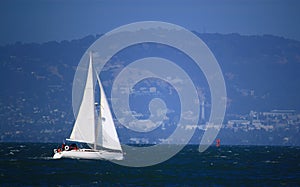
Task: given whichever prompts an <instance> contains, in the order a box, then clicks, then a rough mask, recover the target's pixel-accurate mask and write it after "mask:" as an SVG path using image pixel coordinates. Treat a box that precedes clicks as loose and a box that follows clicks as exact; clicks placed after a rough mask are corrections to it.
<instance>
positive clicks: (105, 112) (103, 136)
mask: <svg viewBox="0 0 300 187" xmlns="http://www.w3.org/2000/svg"><path fill="white" fill-rule="evenodd" d="M97 79H98V84H99V87H100V114H99V116H100V120H101V121H100V123H99V124H100V127H99V128H100V130H99V132H100V134H99V135H98V139H99V141H98V142H97V143H98V144H99V145H100V146H102V147H105V148H108V149H114V150H119V151H122V148H121V145H120V141H119V138H118V134H117V131H116V128H115V124H114V121H113V118H112V115H111V111H110V108H109V105H108V102H107V99H106V95H105V92H104V90H103V87H102V84H101V81H100V78H99V76H98V75H97Z"/></svg>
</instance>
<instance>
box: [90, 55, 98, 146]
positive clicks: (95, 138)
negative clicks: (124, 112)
mask: <svg viewBox="0 0 300 187" xmlns="http://www.w3.org/2000/svg"><path fill="white" fill-rule="evenodd" d="M90 66H92V70H93V71H92V72H93V74H92V76H94V66H93V52H92V51H90ZM93 84H94V81H93ZM94 91H95V90H94ZM93 101H94V102H93V103H94V108H95V98H93ZM94 113H95V109H94ZM94 125H95V128H94V129H95V131H94V146H93V148H94V150H96V149H97V143H96V142H97V137H98V133H97V131H98V128H97V122H96V120H95V123H94Z"/></svg>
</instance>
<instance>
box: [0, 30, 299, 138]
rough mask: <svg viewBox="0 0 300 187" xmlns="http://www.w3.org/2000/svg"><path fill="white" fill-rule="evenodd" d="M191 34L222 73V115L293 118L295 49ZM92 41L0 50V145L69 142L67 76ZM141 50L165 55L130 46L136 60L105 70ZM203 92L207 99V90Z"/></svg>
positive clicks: (270, 41)
mask: <svg viewBox="0 0 300 187" xmlns="http://www.w3.org/2000/svg"><path fill="white" fill-rule="evenodd" d="M196 34H197V35H198V36H199V37H200V38H201V39H202V40H203V41H205V43H206V44H207V45H208V47H209V48H210V49H211V51H212V52H213V53H214V55H215V56H216V58H217V60H218V62H219V64H220V66H221V68H222V71H223V74H224V77H225V81H226V87H227V94H228V101H229V102H228V109H227V113H228V114H245V113H249V111H250V110H255V111H268V110H272V109H294V110H297V111H300V99H299V95H300V76H299V70H300V42H298V41H294V40H288V39H284V38H281V37H276V36H270V35H264V36H241V35H239V34H228V35H222V34H198V33H196ZM98 37H99V36H87V37H85V38H82V39H78V40H72V41H61V42H55V41H52V42H47V43H43V44H36V43H30V44H23V43H15V44H12V45H6V46H1V47H0V76H1V79H0V84H1V87H2V88H1V90H0V94H1V97H0V120H1V122H0V132H1V137H0V141H41V142H47V141H52V142H53V141H59V142H60V141H62V140H63V139H64V138H65V137H66V136H68V135H69V133H70V131H71V128H72V125H73V122H74V117H73V113H72V106H71V97H72V94H71V92H72V81H73V76H74V73H75V70H76V67H77V64H78V63H79V61H80V58H81V56H82V55H83V53H84V52H85V50H86V49H87V48H88V47H89V46H90V45H91V44H92V43H93V42H94V41H95V40H96V39H97V38H98ZM144 49H148V51H147V52H145V53H144V54H143V55H147V54H149V53H150V52H151V55H153V54H156V55H161V56H163V55H165V54H164V52H163V51H162V50H161V47H159V46H156V45H153V44H149V45H148V47H145V46H142V47H141V46H137V48H133V50H136V51H135V53H132V52H129V51H125V52H123V53H122V54H118V55H119V56H118V57H116V59H123V61H117V62H112V64H113V63H124V65H126V63H127V64H128V63H130V62H129V61H130V60H132V59H136V58H138V57H140V56H141V55H140V53H138V52H139V51H140V50H144ZM166 50H171V49H167V48H166ZM138 54H139V55H138ZM168 54H171V53H168ZM170 58H171V59H172V57H170ZM186 68H188V67H186ZM111 78H112V74H104V75H103V76H102V80H104V81H110V79H111ZM203 85H204V86H203V90H204V92H206V95H209V93H207V92H208V90H209V89H208V87H207V85H205V84H203ZM104 86H105V84H104ZM107 88H108V89H109V88H110V87H109V86H107ZM207 102H208V103H209V101H207ZM207 107H208V109H209V104H208V106H207ZM121 139H122V138H121Z"/></svg>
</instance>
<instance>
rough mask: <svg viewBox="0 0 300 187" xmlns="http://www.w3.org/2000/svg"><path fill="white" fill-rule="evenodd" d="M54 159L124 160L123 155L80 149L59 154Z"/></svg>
mask: <svg viewBox="0 0 300 187" xmlns="http://www.w3.org/2000/svg"><path fill="white" fill-rule="evenodd" d="M53 158H54V159H60V158H72V159H90V160H123V153H118V152H110V151H104V150H96V151H95V150H92V149H78V150H71V151H62V152H57V153H55V154H54V156H53Z"/></svg>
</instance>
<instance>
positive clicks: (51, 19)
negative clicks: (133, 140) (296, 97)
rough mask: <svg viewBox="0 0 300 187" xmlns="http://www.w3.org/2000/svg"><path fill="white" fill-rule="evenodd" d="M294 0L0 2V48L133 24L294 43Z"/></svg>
mask: <svg viewBox="0 0 300 187" xmlns="http://www.w3.org/2000/svg"><path fill="white" fill-rule="evenodd" d="M299 19H300V1H298V0H207V1H201V0H128V1H126V0H119V1H117V0H106V1H104V0H98V1H96V0H1V1H0V33H1V34H0V45H3V44H7V43H14V42H16V41H22V42H45V41H50V40H57V41H61V40H71V39H78V38H82V37H84V36H87V35H89V34H101V33H105V32H108V31H110V30H112V29H114V28H116V27H118V26H121V25H124V24H128V23H132V22H136V21H149V20H155V21H165V22H171V23H174V24H178V25H180V26H183V27H185V28H187V29H189V30H193V31H198V32H208V33H216V32H217V33H240V34H246V35H256V34H260V35H261V34H272V35H277V36H283V37H285V38H290V39H296V40H299V41H300V21H299Z"/></svg>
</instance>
